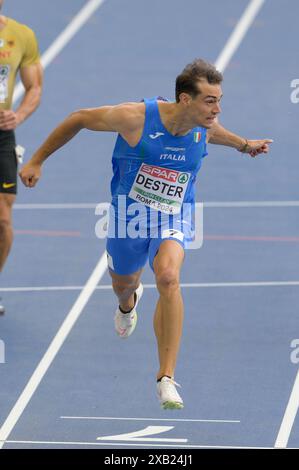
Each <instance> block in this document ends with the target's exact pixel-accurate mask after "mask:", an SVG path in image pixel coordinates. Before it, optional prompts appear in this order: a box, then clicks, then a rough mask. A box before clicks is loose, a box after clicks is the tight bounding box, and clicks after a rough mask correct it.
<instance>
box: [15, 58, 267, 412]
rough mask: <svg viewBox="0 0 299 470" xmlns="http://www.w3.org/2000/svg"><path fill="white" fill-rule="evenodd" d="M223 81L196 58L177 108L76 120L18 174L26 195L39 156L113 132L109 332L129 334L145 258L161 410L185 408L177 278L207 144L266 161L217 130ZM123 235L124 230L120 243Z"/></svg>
mask: <svg viewBox="0 0 299 470" xmlns="http://www.w3.org/2000/svg"><path fill="white" fill-rule="evenodd" d="M221 82H222V75H221V74H220V73H219V72H218V71H217V70H216V69H215V67H214V66H213V65H211V64H209V63H207V62H205V61H203V60H201V59H198V60H195V61H194V62H193V63H191V64H189V65H187V66H186V67H185V69H184V70H183V72H182V73H181V74H180V75H179V76H178V77H177V79H176V101H175V102H167V101H164V100H163V99H161V98H160V99H146V100H144V101H143V102H141V103H123V104H120V105H117V106H103V107H100V108H94V109H82V110H80V111H77V112H74V113H73V114H71V115H70V116H69V117H67V118H66V119H65V120H64V121H63V122H62V123H61V124H60V125H59V126H58V127H57V128H56V129H55V130H54V131H53V132H52V133H51V134H50V136H49V137H48V139H47V140H46V141H45V142H44V143H43V145H42V146H41V147H40V148H39V149H38V150H37V151H36V152H35V154H34V155H33V157H32V158H31V160H30V161H29V162H28V163H27V164H26V165H25V166H24V167H23V168H22V170H21V172H20V176H21V179H22V181H23V183H24V184H25V185H26V186H28V187H33V186H35V184H36V183H37V181H38V180H39V178H40V175H41V166H42V164H43V162H44V161H45V160H46V158H47V157H48V156H49V155H51V154H52V153H53V152H55V151H56V150H57V149H59V148H60V147H62V146H63V145H65V144H66V143H67V142H68V141H69V140H70V139H72V138H73V137H74V136H75V135H76V134H77V133H78V132H79V131H80V130H81V129H84V128H85V129H90V130H93V131H112V132H118V134H119V135H118V138H117V141H116V145H115V149H114V153H113V159H112V161H113V173H114V174H113V179H112V183H111V190H112V207H113V209H114V210H113V214H114V215H113V217H115V220H110V224H109V228H110V225H112V226H115V225H117V226H118V228H119V227H120V228H121V232H122V235H120V234H119V232H118V233H117V234H116V233H114V234H111V232H110V233H108V239H107V256H108V266H109V272H110V275H111V277H112V285H113V289H114V292H115V294H116V295H117V297H118V301H119V307H118V308H117V310H116V314H115V320H114V321H115V328H116V331H117V333H118V335H119V336H120V337H122V338H127V337H128V336H129V335H130V334H131V333H132V332H133V330H134V328H135V326H136V321H137V314H136V306H137V304H138V302H139V300H140V298H141V295H142V290H143V289H142V284H141V282H140V278H141V272H142V269H143V267H144V265H145V263H146V261H147V258H148V257H149V262H150V266H151V268H152V270H153V272H154V275H155V279H156V285H157V289H158V292H159V300H158V303H157V306H156V310H155V315H154V330H155V334H156V338H157V344H158V354H159V363H160V366H159V370H158V372H157V388H158V396H159V400H160V403H161V406H162V407H163V408H164V409H167V408H168V409H180V408H182V407H183V400H182V398H181V396H180V395H179V393H178V392H177V390H176V385H177V384H176V382H175V381H174V372H175V366H176V360H177V354H178V351H179V345H180V339H181V334H182V325H183V300H182V296H181V291H180V270H181V267H182V263H183V259H184V249H185V246H186V240H187V238H188V237H189V236H190V233H192V230H191V229H192V227H191V225H192V219H191V222H190V220H189V222H188V221H187V222H186V220H184V213H183V208H184V205H185V204H187V203H188V204H189V205H191V207H192V205H193V204H194V200H195V193H194V183H195V178H196V174H197V172H198V170H199V168H200V166H201V162H202V159H203V158H204V157H205V155H207V148H206V143H207V142H208V141H209V142H211V143H213V144H220V145H226V146H229V147H233V148H235V149H237V150H239V151H240V152H243V153H248V154H249V155H251V156H252V157H255V156H256V155H257V154H260V153H267V152H268V150H269V143H270V142H272V141H271V140H269V139H263V140H247V139H244V138H242V137H240V136H238V135H235V134H233V133H232V132H229V131H228V130H226V129H224V128H223V127H222V126H221V125H220V124H219V123H218V122H217V116H218V114H219V113H220V100H221V97H222V90H221ZM123 199H125V204H126V208H127V210H126V215H125V217H124V216H123V212H122V211H121V208H120V202H119V201H121V204H122V203H123ZM137 203H138V204H139V207H140V208H142V209H144V210H143V211H142V210H140V212H143V214H144V216H143V219H142V218H141V219H139V224H140V223H141V225H142V224H144V227H143V228H144V233H143V236H138V237H137V238H135V237H134V236H133V237H130V236H129V235H128V232H129V229H130V228H132V227H131V223H132V217H133V216H134V210H135V208H136V204H137ZM133 205H134V206H133ZM133 208H134V210H133ZM130 209H132V211H131V212H130ZM151 211H156V213H157V212H158V215H159V217H158V221H157V222H156V223H155V224H154V227H152V226H151V225H150V226H149V225H148V224H147V223H148V221H149V220H150V221H151V218H150V217H149V216H150V215H151V214H150V212H151ZM191 211H192V209H191ZM128 213H130V215H127V214H128ZM165 215H168V222H167V224H166V225H164V222H163V216H165ZM140 220H141V222H140ZM169 221H170V222H169ZM111 222H113V223H112V224H111ZM185 222H186V223H185ZM124 229H125V231H126V230H127V229H128V230H127V231H126V235H125V237H123V230H124ZM139 230H140V227H139Z"/></svg>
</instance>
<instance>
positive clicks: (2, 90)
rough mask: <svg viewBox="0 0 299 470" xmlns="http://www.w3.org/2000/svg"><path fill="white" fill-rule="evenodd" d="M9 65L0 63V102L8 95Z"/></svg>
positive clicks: (3, 101)
mask: <svg viewBox="0 0 299 470" xmlns="http://www.w3.org/2000/svg"><path fill="white" fill-rule="evenodd" d="M8 77H9V65H0V103H5V101H6V98H7V97H8Z"/></svg>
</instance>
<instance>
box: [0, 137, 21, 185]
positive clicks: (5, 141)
mask: <svg viewBox="0 0 299 470" xmlns="http://www.w3.org/2000/svg"><path fill="white" fill-rule="evenodd" d="M15 147H16V140H15V134H14V131H2V130H0V193H7V194H16V193H17V170H18V164H17V158H16V152H15Z"/></svg>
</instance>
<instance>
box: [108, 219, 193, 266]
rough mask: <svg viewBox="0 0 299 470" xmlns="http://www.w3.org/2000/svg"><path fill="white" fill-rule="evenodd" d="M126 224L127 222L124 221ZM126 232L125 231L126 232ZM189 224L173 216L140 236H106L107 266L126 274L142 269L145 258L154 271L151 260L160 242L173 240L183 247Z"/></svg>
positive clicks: (189, 230)
mask: <svg viewBox="0 0 299 470" xmlns="http://www.w3.org/2000/svg"><path fill="white" fill-rule="evenodd" d="M124 224H126V227H127V224H128V222H124ZM126 233H127V232H126ZM190 234H191V226H190V224H188V223H186V222H185V221H183V223H182V221H181V219H180V218H175V216H173V219H172V221H171V224H169V223H167V224H163V223H162V224H161V225H158V226H156V227H151V228H150V229H148V230H146V231H145V233H144V234H143V235H142V237H140V236H139V237H137V238H132V237H128V236H126V237H124V238H120V237H116V236H115V235H114V236H111V233H110V234H108V237H107V244H106V250H107V258H108V266H109V268H110V269H111V270H112V271H114V272H115V273H116V274H120V275H128V274H133V273H135V272H136V271H139V270H140V269H142V268H143V267H144V266H145V264H146V262H147V260H148V259H149V265H150V267H151V269H152V270H153V271H154V267H153V262H154V258H155V256H156V254H157V252H158V250H159V247H160V245H161V243H162V242H163V241H165V240H175V241H176V242H178V243H179V244H180V245H181V246H182V247H183V249H185V247H186V241H187V240H188V239H189V240H190V237H191V235H190Z"/></svg>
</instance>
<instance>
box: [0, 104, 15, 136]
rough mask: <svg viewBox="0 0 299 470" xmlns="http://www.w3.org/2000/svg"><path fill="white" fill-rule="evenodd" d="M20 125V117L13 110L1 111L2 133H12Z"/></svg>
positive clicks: (0, 126) (0, 123) (0, 125)
mask: <svg viewBox="0 0 299 470" xmlns="http://www.w3.org/2000/svg"><path fill="white" fill-rule="evenodd" d="M18 124H19V121H18V115H17V113H15V112H14V111H13V110H12V109H3V110H1V111H0V129H1V131H12V130H14V129H15V128H16V127H17V125H18Z"/></svg>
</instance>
